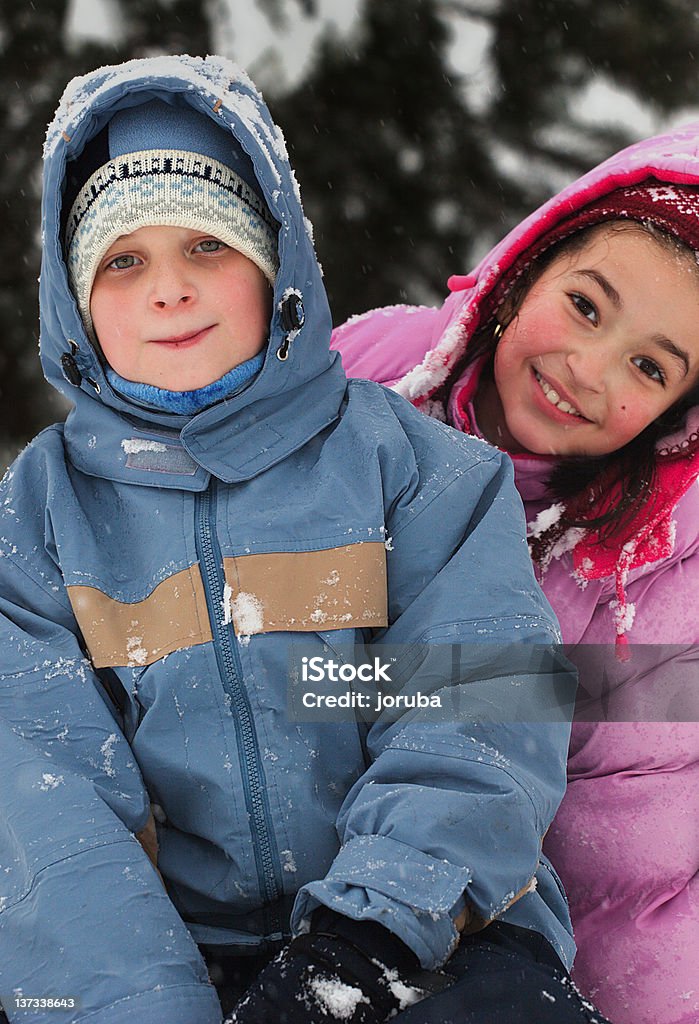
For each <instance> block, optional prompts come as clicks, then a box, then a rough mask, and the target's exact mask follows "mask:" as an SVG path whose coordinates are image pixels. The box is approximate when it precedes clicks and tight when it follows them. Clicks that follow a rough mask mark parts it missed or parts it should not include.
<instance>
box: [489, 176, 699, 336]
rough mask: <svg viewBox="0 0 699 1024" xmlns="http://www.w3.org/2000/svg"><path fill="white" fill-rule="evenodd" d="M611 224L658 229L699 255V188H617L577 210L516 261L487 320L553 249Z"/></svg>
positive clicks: (491, 304)
mask: <svg viewBox="0 0 699 1024" xmlns="http://www.w3.org/2000/svg"><path fill="white" fill-rule="evenodd" d="M612 220H631V221H636V222H639V223H641V224H649V225H655V226H656V227H658V228H661V229H662V230H663V231H666V232H667V233H668V234H670V235H674V237H675V238H677V239H679V241H680V242H683V243H684V244H685V245H687V246H688V247H689V248H690V249H693V250H694V251H695V252H699V187H697V188H692V187H688V186H685V185H666V184H664V183H662V182H657V181H655V182H654V181H647V182H643V183H641V184H639V185H630V186H627V187H625V188H617V189H615V190H614V191H613V192H608V193H607V194H606V195H603V196H601V197H600V198H599V199H595V200H594V201H593V202H591V203H588V205H587V206H583V207H582V208H581V209H579V210H576V211H575V212H574V213H572V214H571V215H570V216H569V217H566V218H565V219H563V220H560V221H559V222H558V223H557V224H556V225H554V227H552V228H551V229H550V230H549V231H546V232H545V233H544V234H543V235H541V237H540V238H538V239H537V240H536V242H535V243H534V244H533V245H532V246H530V247H529V248H528V249H526V250H525V251H524V252H523V253H521V254H520V255H519V256H518V257H517V259H516V260H515V262H514V263H513V265H512V266H511V267H509V269H508V270H507V271H506V272H505V273H504V274H503V275H502V277H501V279H500V281H499V282H498V284H497V286H496V288H495V289H493V292H492V293H491V296H489V299H488V302H487V303H486V304H484V305H485V306H487V308H486V309H484V312H485V318H484V319H487V318H488V317H489V316H491V315H492V313H493V312H495V310H496V309H497V308H498V307H499V305H500V303H501V302H502V301H503V299H504V298H505V296H506V295H507V293H508V292H509V290H510V289H511V288H512V286H513V285H514V284H515V282H516V281H517V280H518V278H519V277H520V276H521V275H522V274H523V273H524V271H525V270H526V269H527V268H528V267H529V266H530V265H531V264H532V262H533V261H534V260H535V259H537V257H539V256H541V255H543V253H544V252H546V251H547V250H548V249H550V248H551V246H553V245H555V244H556V243H557V242H561V241H563V239H565V238H569V237H570V236H571V235H574V234H576V233H577V232H578V231H581V230H582V229H583V228H587V227H592V226H593V225H595V224H602V223H604V222H605V221H612Z"/></svg>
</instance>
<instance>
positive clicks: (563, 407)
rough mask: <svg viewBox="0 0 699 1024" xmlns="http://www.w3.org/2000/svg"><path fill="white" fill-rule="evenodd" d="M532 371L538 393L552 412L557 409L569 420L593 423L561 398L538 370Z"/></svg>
mask: <svg viewBox="0 0 699 1024" xmlns="http://www.w3.org/2000/svg"><path fill="white" fill-rule="evenodd" d="M532 371H533V374H534V379H535V381H536V385H535V386H536V390H537V393H538V394H539V395H543V397H544V399H545V401H546V402H547V403H548V404H549V405H550V406H551V411H553V410H554V409H556V410H558V411H559V412H561V413H563V415H564V416H565V417H567V418H569V419H570V418H572V419H576V420H581V421H582V422H583V423H590V422H591V421H590V420H588V419H587V417H586V416H583V414H582V413H581V412H580V411H579V410H578V409H576V408H575V406H574V405H571V403H570V402H569V401H567V399H565V398H561V396H560V395H559V394H558V392H557V391H556V389H555V388H554V387H553V385H551V384H549V382H548V381H547V380H545V379H544V378H543V377H542V376H541V374H540V373H539V371H538V370H536V369H534V368H532ZM547 411H548V410H547Z"/></svg>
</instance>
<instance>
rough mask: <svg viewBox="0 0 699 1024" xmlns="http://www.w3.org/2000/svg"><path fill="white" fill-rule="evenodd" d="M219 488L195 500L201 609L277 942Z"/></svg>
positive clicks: (272, 879) (275, 897) (271, 863)
mask: <svg viewBox="0 0 699 1024" xmlns="http://www.w3.org/2000/svg"><path fill="white" fill-rule="evenodd" d="M217 490H218V482H217V481H216V480H212V481H211V484H210V485H209V488H208V489H207V490H206V491H203V492H200V493H198V494H196V496H195V515H196V523H197V529H196V548H197V556H198V558H199V564H200V568H201V573H202V580H203V583H204V592H205V594H206V603H207V606H208V611H209V619H210V622H211V629H212V633H213V636H214V651H215V654H216V661H217V663H218V668H219V672H220V674H221V680H222V682H223V687H224V689H225V691H226V693H227V694H228V696H229V697H230V699H231V714H232V717H233V722H234V725H235V730H236V734H237V739H238V757H239V761H240V770H241V776H242V780H243V790H244V794H245V806H246V807H247V810H248V814H249V816H250V824H251V829H250V832H251V838H252V847H253V851H254V854H255V863H256V865H257V876H258V883H259V886H260V889H261V892H262V894H263V896H264V900H265V903H266V904H267V907H266V911H267V912H266V918H267V923H268V934H267V938H269V939H280V938H282V925H281V918H280V914H279V908H278V901H279V899H280V895H281V886H280V883H279V881H278V878H279V874H278V871H280V869H281V865H279V867H278V868H277V866H276V863H275V861H276V858H275V856H274V852H273V847H272V842H271V840H270V834H271V832H272V827H271V820H270V817H269V814H268V811H267V807H266V800H265V797H264V791H263V786H262V781H261V780H262V770H261V762H260V752H259V747H258V744H257V735H256V733H255V727H254V723H253V718H252V711H251V709H250V702H249V700H248V696H247V693H246V691H245V688H244V686H243V685H242V679H243V672H242V666H241V664H240V657H239V654H238V649H237V646H236V643H235V640H234V639H233V626H232V625H224V624H223V607H224V605H223V602H224V589H223V587H224V579H223V558H222V556H221V549H220V547H219V544H218V539H217V537H216V505H217V501H216V499H217Z"/></svg>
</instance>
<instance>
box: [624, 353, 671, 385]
mask: <svg viewBox="0 0 699 1024" xmlns="http://www.w3.org/2000/svg"><path fill="white" fill-rule="evenodd" d="M631 362H632V363H633V364H634V366H637V367H638V368H639V370H640V371H641V373H644V374H645V375H646V377H650V379H651V380H655V381H657V382H658V384H662V386H663V387H665V385H666V384H667V378H666V376H665V374H664V373H663V371H662V370H661V368H660V367H659V366H658V364H657V363H656V362H655V361H654V360H653V359H648V358H647V356H635V357H634V358H633V359H632V360H631Z"/></svg>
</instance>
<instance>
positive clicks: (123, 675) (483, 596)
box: [0, 57, 573, 1024]
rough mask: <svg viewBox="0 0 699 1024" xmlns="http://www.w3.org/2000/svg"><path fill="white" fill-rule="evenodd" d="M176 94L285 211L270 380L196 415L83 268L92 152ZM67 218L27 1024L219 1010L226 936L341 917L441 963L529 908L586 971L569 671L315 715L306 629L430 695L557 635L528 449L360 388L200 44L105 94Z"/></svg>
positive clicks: (13, 603) (32, 673)
mask: <svg viewBox="0 0 699 1024" xmlns="http://www.w3.org/2000/svg"><path fill="white" fill-rule="evenodd" d="M152 98H159V99H162V100H165V101H167V102H168V103H172V104H175V105H176V106H177V105H185V104H191V105H192V106H193V107H195V108H196V109H197V110H199V111H201V112H203V113H204V114H206V115H207V116H210V117H212V118H214V119H216V120H217V121H218V123H219V124H220V125H222V126H224V127H227V128H229V129H230V131H231V132H232V134H233V135H234V136H235V137H236V138H237V139H238V140H239V141H240V143H241V145H242V146H243V148H244V149H245V151H246V152H247V153H249V155H250V157H251V158H252V161H253V164H254V168H255V172H256V174H257V176H258V178H259V182H260V186H261V188H262V190H263V193H264V196H265V197H266V201H267V203H268V205H269V208H270V210H271V212H272V214H273V216H274V217H275V218H276V220H277V221H278V223H279V256H280V270H279V274H278V278H277V283H276V290H275V306H274V313H273V316H272V320H271V323H270V340H269V346H268V350H267V354H266V358H265V363H264V366H263V369H262V371H261V372H260V374H259V375H258V376H257V377H256V378H255V379H254V380H253V381H252V382H251V383H249V384H248V385H247V386H244V387H243V388H242V390H240V391H239V392H238V393H236V394H235V395H234V396H233V397H232V398H229V399H227V400H225V401H222V402H219V403H218V404H216V405H214V406H212V407H210V408H208V409H206V410H205V411H203V412H200V413H198V414H197V415H194V416H190V417H187V416H181V415H178V414H172V413H165V412H153V411H149V410H148V409H146V408H141V407H139V406H138V405H136V404H135V403H134V402H130V401H128V400H126V399H125V398H122V397H120V396H119V394H118V393H116V392H115V391H114V390H112V388H111V387H110V385H109V383H108V381H107V379H106V377H105V372H104V366H103V365H102V364H101V362H100V359H99V357H98V354H97V353H96V351H95V349H94V348H93V347H92V345H91V344H90V342H89V341H88V339H87V337H86V335H85V332H84V330H83V327H82V324H81V321H80V317H79V315H78V311H77V309H76V305H75V302H74V301H73V298H72V296H71V294H70V292H69V289H68V285H67V279H66V269H65V265H64V261H63V256H62V250H61V240H60V207H61V192H62V183H63V179H64V171H65V164H66V159H67V158H69V157H70V156H71V155H73V156H74V155H75V154H77V153H79V152H80V151H81V149H82V147H83V146H84V145H85V143H86V141H87V140H88V139H89V138H90V137H92V136H93V135H94V134H95V133H96V132H97V131H99V130H100V129H101V127H102V126H103V125H104V124H105V122H106V121H107V120H108V119H109V117H111V116H112V115H113V113H114V112H115V111H116V110H118V109H120V108H122V107H124V106H128V105H131V104H134V103H138V102H141V101H145V100H147V99H152ZM43 230H44V260H43V269H42V274H41V286H40V300H41V358H42V361H43V366H44V370H45V373H46V376H47V378H48V379H49V381H50V382H51V383H52V384H53V385H54V386H55V387H56V388H57V389H58V390H59V391H60V392H62V393H63V394H64V395H65V396H67V397H68V398H69V399H70V401H71V403H72V405H73V407H72V409H71V411H70V413H69V415H68V417H67V421H66V423H65V424H60V425H55V426H52V427H49V428H48V429H47V430H45V431H43V433H41V434H40V435H39V436H38V437H37V438H36V439H35V440H34V441H33V442H32V443H31V444H30V445H29V446H28V447H27V449H26V450H25V451H24V452H23V453H22V454H21V455H20V457H19V458H18V459H17V460H16V462H15V463H14V465H13V466H12V467H11V469H10V470H9V471H8V473H7V474H6V476H5V479H4V481H3V483H2V492H1V493H0V612H1V613H2V614H1V615H0V637H1V639H0V651H1V652H2V654H1V659H2V661H1V667H2V674H1V677H0V999H2V1000H3V1001H4V1002H5V1004H6V1006H5V1008H6V1011H7V1013H8V1016H9V1017H10V1020H19V1019H22V1020H24V1019H25V1014H24V1011H18V1010H16V1009H15V1007H14V1002H13V1000H12V999H11V998H10V997H11V996H12V994H13V993H14V994H17V993H21V994H22V995H23V996H24V997H30V998H33V997H36V998H41V997H44V998H45V997H51V996H57V997H74V998H76V999H77V1000H78V1005H77V1006H76V1007H74V1008H72V1009H68V1008H66V1009H62V1010H60V1011H56V1010H52V1011H50V1012H49V1011H48V1010H45V1009H41V1008H39V1009H33V1010H32V1020H33V1021H37V1022H41V1021H44V1020H46V1021H48V1020H51V1021H77V1020H82V1019H83V1018H86V1019H87V1018H89V1020H90V1021H94V1022H95V1024H97V1022H99V1024H107V1022H122V1021H124V1022H125V1021H132V1020H138V1021H139V1024H151V1022H152V1024H156V1022H157V1024H161V1022H162V1021H165V1020H167V1021H168V1022H169V1024H177V1022H182V1024H191V1022H192V1021H194V1020H196V1021H197V1022H198V1024H209V1022H210V1024H217V1022H219V1021H220V1019H221V1011H220V1007H219V1003H218V1000H217V997H216V994H215V991H214V989H213V988H212V987H211V985H210V984H209V981H208V976H207V972H206V968H205V965H204V961H203V959H202V957H201V954H200V952H199V949H198V944H210V945H214V946H222V947H228V948H229V950H231V951H239V952H250V951H254V950H260V949H269V948H270V947H271V946H272V944H273V943H275V942H279V941H281V940H283V939H284V938H285V937H286V936H288V935H289V934H290V933H291V932H293V931H298V930H302V929H303V928H304V926H305V925H306V923H307V921H308V919H309V917H310V914H311V913H312V911H313V909H314V908H315V907H316V906H317V905H318V904H319V903H322V904H326V905H328V906H331V907H333V908H334V909H335V910H337V911H339V912H340V913H342V914H345V915H348V916H350V917H353V918H360V919H362V918H364V919H372V920H375V921H378V922H380V923H381V924H383V925H384V926H385V927H387V928H389V929H390V930H392V931H393V932H395V933H396V934H397V935H398V936H399V937H400V938H401V939H402V940H403V941H404V942H406V943H407V944H408V945H409V946H410V947H411V948H412V949H413V950H414V951H415V952H416V953H417V954H418V956H419V957H420V960H421V961H422V963H423V965H424V966H425V967H428V968H433V967H435V966H436V965H440V964H442V963H443V962H444V961H445V960H446V959H447V957H448V956H449V954H450V952H451V951H452V950H453V948H454V946H455V943H456V941H457V933H456V931H455V927H454V918H455V917H456V916H457V915H458V914H459V913H461V912H462V911H463V910H464V909H466V911H467V915H466V916H467V917H468V918H469V920H470V921H471V922H472V926H473V927H477V926H478V924H479V923H481V922H483V921H487V920H489V919H491V918H493V917H495V916H498V915H503V914H504V917H505V919H507V920H511V921H513V922H514V923H517V924H519V925H522V926H523V927H527V928H531V929H534V930H537V931H539V932H540V933H542V934H543V935H545V936H546V937H547V938H548V939H549V941H550V942H551V943H552V944H553V945H554V947H555V948H556V949H557V950H558V952H559V954H560V955H561V957H562V958H563V959H564V961H566V962H569V961H570V959H571V956H572V950H573V946H572V939H571V937H570V934H569V930H570V926H569V922H568V917H567V911H566V906H565V900H564V898H563V896H562V894H561V893H560V891H559V888H558V885H557V883H556V880H555V878H554V876H553V874H552V873H551V870H550V868H549V866H548V864H547V863H546V861H545V860H544V859H543V858H542V856H541V841H542V838H543V836H544V833H545V831H546V829H547V827H548V825H549V822H550V821H551V818H552V817H553V814H554V811H555V810H556V807H557V806H558V803H559V801H560V799H561V796H562V793H563V788H564V784H565V757H566V747H567V737H568V733H567V726H566V725H565V723H562V724H561V723H557V722H550V723H546V722H543V721H541V720H540V721H539V722H538V723H537V722H536V721H532V723H531V724H527V723H526V718H527V714H526V706H527V704H526V702H527V700H528V697H527V693H529V694H531V695H532V700H533V705H532V707H534V705H535V704H536V699H537V698H536V695H537V694H538V695H539V696H540V694H541V693H542V692H544V691H545V690H546V689H547V688H550V687H553V688H554V689H555V687H556V686H557V685H558V682H560V679H559V680H556V678H554V677H555V676H556V673H555V672H553V673H551V674H550V675H545V674H543V673H542V674H540V675H539V676H536V675H535V676H534V677H533V678H527V677H526V676H523V677H522V678H518V679H512V680H505V682H506V683H511V684H512V686H513V687H517V688H518V690H517V694H518V700H519V701H520V706H521V702H522V700H524V707H525V713H523V714H519V715H518V718H519V721H517V722H507V721H498V718H500V717H506V716H499V715H498V714H490V715H488V714H484V715H481V716H480V720H478V721H468V714H464V715H462V716H460V717H459V716H455V715H452V716H447V717H446V718H445V719H444V720H442V721H425V719H424V716H420V715H418V714H416V713H415V712H410V713H407V712H406V714H405V716H404V718H401V719H399V720H398V721H397V722H396V721H390V722H386V721H381V720H379V722H377V723H371V722H369V723H363V722H362V721H360V720H357V721H337V722H327V721H325V722H313V721H295V720H294V719H293V716H291V715H290V714H289V713H288V711H287V689H288V679H289V674H290V664H289V644H290V641H291V640H292V639H297V640H298V638H299V636H300V635H301V637H302V639H303V642H304V645H305V647H304V650H305V651H306V652H309V651H310V652H311V653H312V652H316V653H317V654H318V655H319V656H321V655H322V656H323V658H326V657H327V655H328V652H331V653H332V652H334V651H336V650H340V647H339V645H345V644H347V643H348V642H350V643H354V642H355V641H356V642H359V641H369V640H371V641H372V642H375V643H378V644H390V645H396V646H395V648H394V649H396V650H404V651H408V652H409V655H408V656H406V660H405V663H404V672H405V673H406V678H409V677H410V675H411V673H412V674H413V675H415V674H417V675H418V676H419V673H420V671H423V670H424V661H425V659H424V658H423V657H422V656H421V655H418V656H416V655H415V652H416V651H418V652H419V651H424V650H426V649H427V648H426V647H425V646H424V645H428V644H431V645H432V646H435V645H436V646H439V645H442V646H443V645H456V647H457V648H458V647H459V645H463V648H462V649H463V651H464V652H467V651H469V650H472V647H471V646H470V645H473V644H478V645H479V648H478V650H479V653H478V658H479V661H481V662H482V671H483V675H484V676H490V677H492V676H494V675H495V676H497V674H498V671H500V670H499V669H498V663H497V659H498V655H499V653H500V652H501V651H502V649H503V645H506V644H508V643H511V642H513V641H514V642H517V643H526V644H550V643H552V642H556V640H557V637H558V629H557V625H556V621H555V618H554V616H553V614H552V612H551V610H550V608H549V606H548V604H547V603H546V600H545V599H544V598H543V596H542V594H541V591H540V590H539V587H538V586H537V584H536V583H535V580H534V577H533V575H532V570H531V564H530V559H529V556H528V553H527V548H526V545H525V542H524V539H523V537H524V520H523V515H522V509H521V504H520V502H519V499H518V497H517V495H516V492H515V490H514V487H513V484H512V473H511V468H510V464H509V461H508V460H507V459H506V457H504V456H503V455H501V454H500V453H499V452H497V451H496V450H495V449H492V448H490V447H489V446H487V445H485V444H483V443H482V442H479V441H476V440H473V439H471V438H470V437H467V436H466V435H464V434H460V433H457V432H456V431H452V430H450V429H448V428H446V427H444V426H442V425H441V424H439V423H437V422H435V421H434V420H430V419H428V418H426V417H424V416H422V415H421V414H420V413H418V412H416V411H415V410H414V409H413V408H412V407H411V406H410V405H409V404H408V403H407V402H406V401H404V400H403V399H402V398H399V397H397V396H396V395H394V394H393V393H392V392H390V391H388V390H386V389H384V388H382V387H381V386H379V385H376V384H373V383H368V382H363V381H351V382H349V383H348V382H347V381H346V379H345V376H344V374H343V372H342V369H341V364H340V361H339V357H338V355H337V353H331V352H330V351H329V348H328V342H329V336H330V327H331V323H330V315H329V311H328V305H327V301H326V296H325V292H324V289H323V285H322V282H321V274H320V270H319V267H318V263H317V261H316V258H315V255H314V251H313V244H312V241H311V237H310V228H309V225H308V222H307V221H305V219H304V217H303V212H302V209H301V205H300V198H299V193H298V187H297V185H296V182H295V179H294V177H293V174H292V172H291V169H290V167H289V164H288V160H287V155H286V150H285V146H284V141H283V138H282V135H281V133H280V131H279V129H278V128H277V127H276V126H275V125H274V124H273V123H272V121H271V120H270V117H269V114H268V112H267V110H266V108H265V107H264V105H263V103H262V100H261V98H260V96H259V95H258V93H257V92H256V90H255V89H254V87H253V86H252V84H251V83H250V82H249V80H248V79H247V78H246V76H245V75H244V74H242V73H241V72H240V71H239V70H238V69H237V68H236V67H235V66H233V65H232V64H230V63H229V62H227V61H225V60H221V59H218V58H208V59H207V60H206V61H203V60H201V59H198V58H196V59H195V58H188V57H178V58H172V57H163V58H154V59H148V60H143V61H132V62H130V63H128V64H125V65H121V66H119V67H117V68H103V69H101V70H99V71H96V72H95V73H93V74H90V75H88V76H87V77H85V78H82V79H78V80H76V82H74V83H71V85H70V86H69V88H68V90H67V91H66V94H65V96H64V98H63V100H62V102H61V105H60V107H59V110H58V112H57V115H56V118H55V120H54V122H53V123H52V125H51V126H50V128H49V133H48V138H47V144H46V153H45V182H44V205H43ZM301 321H303V322H302V323H301ZM280 348H281V349H282V352H281V354H282V355H283V354H284V352H285V351H286V350H288V358H286V359H281V358H278V353H279V350H280ZM427 661H428V662H429V658H428V659H427ZM421 665H422V666H423V668H422V669H421V667H420V666H421ZM405 666H407V668H406V667H405ZM411 666H412V667H411ZM479 671H480V667H479ZM527 686H528V687H529V690H527ZM522 687H524V689H522ZM432 688H433V689H434V680H433V681H432ZM464 692H465V693H466V694H468V690H467V688H466V690H465V691H464ZM523 693H524V697H522V694H523ZM537 714H538V712H535V711H534V710H533V711H532V716H531V717H532V719H534V718H535V717H536V715H537ZM359 717H360V716H358V719H359ZM156 838H157V844H156ZM155 864H157V870H156V868H155V866H154V865H155ZM523 893H524V895H522V894H523ZM464 894H465V896H466V900H465V902H464V899H463V896H464ZM507 907H509V908H510V909H508V910H506V908H507ZM474 922H475V924H474Z"/></svg>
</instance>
